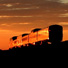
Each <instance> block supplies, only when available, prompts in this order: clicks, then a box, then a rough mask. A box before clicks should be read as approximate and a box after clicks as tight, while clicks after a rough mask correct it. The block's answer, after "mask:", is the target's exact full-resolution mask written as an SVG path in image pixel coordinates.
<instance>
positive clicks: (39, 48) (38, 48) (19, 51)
mask: <svg viewBox="0 0 68 68" xmlns="http://www.w3.org/2000/svg"><path fill="white" fill-rule="evenodd" d="M56 48H57V49H61V48H62V49H63V50H64V48H65V49H68V41H64V42H59V43H56V44H48V41H43V43H42V44H41V45H39V44H38V43H37V44H36V45H32V44H29V45H28V46H25V47H24V46H23V45H22V46H21V47H13V48H11V49H9V50H0V56H24V54H25V55H28V54H31V55H32V54H35V53H38V54H41V53H44V54H46V50H47V51H49V52H50V51H51V50H53V49H56Z"/></svg>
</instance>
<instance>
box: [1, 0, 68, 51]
mask: <svg viewBox="0 0 68 68" xmlns="http://www.w3.org/2000/svg"><path fill="white" fill-rule="evenodd" d="M53 24H59V25H62V26H63V28H64V30H63V34H64V35H63V40H68V0H0V49H3V50H4V49H8V48H9V45H8V44H9V39H10V38H11V37H13V36H17V35H21V34H23V33H30V31H31V30H32V29H34V28H46V27H48V26H50V25H53Z"/></svg>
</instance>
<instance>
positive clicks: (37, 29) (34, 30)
mask: <svg viewBox="0 0 68 68" xmlns="http://www.w3.org/2000/svg"><path fill="white" fill-rule="evenodd" d="M39 30H41V28H36V29H33V30H32V31H31V32H36V31H39Z"/></svg>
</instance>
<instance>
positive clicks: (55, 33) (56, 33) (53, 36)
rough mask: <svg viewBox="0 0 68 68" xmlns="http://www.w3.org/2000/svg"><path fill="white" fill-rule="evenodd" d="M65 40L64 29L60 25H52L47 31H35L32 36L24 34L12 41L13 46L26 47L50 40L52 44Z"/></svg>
mask: <svg viewBox="0 0 68 68" xmlns="http://www.w3.org/2000/svg"><path fill="white" fill-rule="evenodd" d="M62 38H63V28H62V26H60V25H51V26H49V27H48V28H45V29H34V30H32V31H31V33H30V34H23V35H20V36H18V37H17V38H15V39H14V40H13V39H11V45H13V46H21V45H23V46H25V45H28V44H34V45H35V44H36V42H39V41H41V42H42V41H44V40H49V42H51V43H58V42H61V41H62Z"/></svg>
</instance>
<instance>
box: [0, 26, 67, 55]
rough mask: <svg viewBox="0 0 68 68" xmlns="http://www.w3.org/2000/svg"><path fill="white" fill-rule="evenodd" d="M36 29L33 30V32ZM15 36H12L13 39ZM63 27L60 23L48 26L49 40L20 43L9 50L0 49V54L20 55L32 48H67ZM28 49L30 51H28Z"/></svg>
mask: <svg viewBox="0 0 68 68" xmlns="http://www.w3.org/2000/svg"><path fill="white" fill-rule="evenodd" d="M35 31H37V30H34V32H35ZM16 38H17V36H15V37H13V39H14V40H15V39H16ZM62 39H63V27H62V26H60V25H52V26H49V40H47V39H46V40H43V41H38V42H35V45H33V44H28V46H23V45H21V46H20V47H13V48H10V49H9V50H0V55H1V56H22V55H24V53H25V52H26V53H25V54H27V53H31V52H32V51H33V50H34V51H35V50H36V49H37V50H38V49H43V50H46V49H50V48H53V49H55V48H68V40H66V41H63V42H62ZM29 50H30V52H29Z"/></svg>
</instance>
